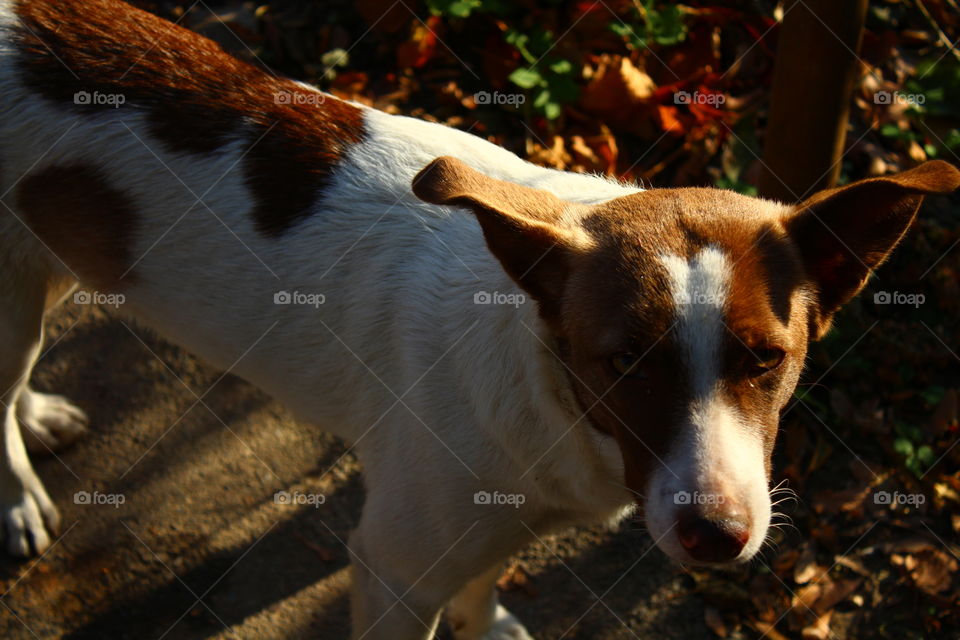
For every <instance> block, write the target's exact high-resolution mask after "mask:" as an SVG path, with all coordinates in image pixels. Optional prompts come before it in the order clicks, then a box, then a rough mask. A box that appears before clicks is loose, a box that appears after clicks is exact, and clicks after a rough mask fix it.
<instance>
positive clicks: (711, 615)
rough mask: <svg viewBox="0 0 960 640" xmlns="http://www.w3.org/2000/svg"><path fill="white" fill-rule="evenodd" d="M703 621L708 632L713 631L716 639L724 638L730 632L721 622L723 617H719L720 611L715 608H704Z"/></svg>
mask: <svg viewBox="0 0 960 640" xmlns="http://www.w3.org/2000/svg"><path fill="white" fill-rule="evenodd" d="M703 619H704V622H705V623H706V624H707V627H709V629H710V631H713V633H714V634H715V635H716V636H717V637H719V638H726V637H727V635H728V634H729V632H730V631H729V629H727V625H726V623H725V622H724V621H723V616H722V615H720V610H719V609H717V608H716V607H705V608H704V610H703Z"/></svg>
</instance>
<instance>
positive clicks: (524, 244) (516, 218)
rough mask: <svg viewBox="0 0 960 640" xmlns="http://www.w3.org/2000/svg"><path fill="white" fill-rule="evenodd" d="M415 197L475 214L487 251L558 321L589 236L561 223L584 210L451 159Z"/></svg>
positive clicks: (431, 167) (430, 168) (418, 183)
mask: <svg viewBox="0 0 960 640" xmlns="http://www.w3.org/2000/svg"><path fill="white" fill-rule="evenodd" d="M413 193H414V194H415V195H416V196H417V197H418V198H420V199H421V200H424V201H426V202H430V203H432V204H446V205H458V206H462V207H465V208H467V209H469V210H471V211H472V212H473V213H474V215H476V217H477V220H478V221H479V222H480V227H481V228H482V229H483V235H484V237H485V238H486V240H487V246H488V247H489V248H490V251H491V252H492V253H493V255H495V256H496V257H497V259H498V260H499V261H500V264H502V265H503V268H504V269H505V270H506V272H507V273H508V274H509V275H510V277H511V278H513V280H514V282H516V283H517V284H519V285H520V286H521V287H523V289H524V290H526V291H527V292H528V293H529V294H530V295H531V296H533V297H534V298H535V299H536V300H537V301H538V302H539V303H540V306H541V310H542V312H543V315H544V316H545V317H546V318H547V319H548V320H549V319H551V318H556V317H558V314H559V305H560V299H561V297H562V292H563V286H564V284H565V283H566V280H567V274H568V272H569V267H570V259H571V258H572V255H573V254H574V253H576V252H578V251H580V250H582V249H584V248H585V247H586V246H587V240H586V237H585V235H584V234H583V233H582V232H578V230H573V229H569V228H567V227H565V226H563V225H562V224H561V218H562V216H563V214H564V212H565V211H566V210H568V209H570V208H572V207H576V206H580V205H575V204H573V203H569V202H565V201H563V200H561V199H560V198H557V197H556V196H555V195H553V194H552V193H549V192H547V191H542V190H540V189H532V188H530V187H524V186H521V185H518V184H514V183H512V182H507V181H505V180H497V179H495V178H491V177H489V176H486V175H484V174H482V173H480V172H479V171H476V170H474V169H472V168H470V167H468V166H467V165H466V164H464V163H463V162H461V161H460V160H457V159H456V158H451V157H448V156H444V157H440V158H437V159H436V160H434V161H433V162H431V163H430V164H428V165H427V166H426V167H424V169H423V170H422V171H420V173H418V174H417V175H416V177H414V179H413Z"/></svg>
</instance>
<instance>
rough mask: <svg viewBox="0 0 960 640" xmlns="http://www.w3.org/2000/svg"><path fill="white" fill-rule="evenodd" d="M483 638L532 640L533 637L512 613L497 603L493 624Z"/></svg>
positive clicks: (485, 639)
mask: <svg viewBox="0 0 960 640" xmlns="http://www.w3.org/2000/svg"><path fill="white" fill-rule="evenodd" d="M483 640H533V638H532V637H531V636H530V634H529V633H527V629H526V627H524V626H523V625H522V624H521V623H520V621H519V620H517V618H516V617H515V616H514V615H513V614H512V613H510V612H509V611H507V610H506V609H504V608H503V606H502V605H499V604H498V605H497V612H496V613H495V614H494V618H493V624H492V625H491V626H490V630H489V631H487V633H486V634H484V636H483Z"/></svg>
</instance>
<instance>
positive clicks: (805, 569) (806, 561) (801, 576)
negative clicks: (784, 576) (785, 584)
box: [793, 543, 823, 584]
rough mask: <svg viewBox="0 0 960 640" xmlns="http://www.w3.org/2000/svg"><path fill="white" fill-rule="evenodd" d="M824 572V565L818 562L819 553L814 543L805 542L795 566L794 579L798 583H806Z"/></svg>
mask: <svg viewBox="0 0 960 640" xmlns="http://www.w3.org/2000/svg"><path fill="white" fill-rule="evenodd" d="M822 573H823V567H821V566H820V565H818V564H817V554H816V551H815V550H814V548H813V545H812V544H810V543H807V544H805V545H804V546H803V551H802V552H801V553H800V557H799V558H797V562H796V564H795V565H794V566H793V581H794V582H796V583H797V584H806V583H808V582H810V581H811V580H813V579H814V578H815V577H817V576H818V575H820V574H822Z"/></svg>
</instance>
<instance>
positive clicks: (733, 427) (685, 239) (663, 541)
mask: <svg viewBox="0 0 960 640" xmlns="http://www.w3.org/2000/svg"><path fill="white" fill-rule="evenodd" d="M958 187H960V171H957V170H956V169H955V168H954V167H952V166H951V165H949V164H947V163H946V162H940V161H934V162H928V163H926V164H924V165H921V166H919V167H917V168H915V169H912V170H910V171H906V172H903V173H900V174H898V175H893V176H886V177H881V178H871V179H868V180H863V181H860V182H856V183H853V184H850V185H847V186H844V187H840V188H836V189H830V190H826V191H822V192H820V193H817V194H816V195H814V196H813V197H811V198H809V199H808V200H805V201H804V202H802V203H800V204H799V205H785V204H778V203H774V202H769V201H765V200H760V199H757V198H750V197H747V196H743V195H739V194H736V193H733V192H730V191H723V190H719V189H707V188H687V189H652V190H648V191H643V192H640V193H635V194H632V195H628V196H624V197H620V198H616V199H614V200H610V201H607V202H605V203H602V204H598V205H589V206H588V205H580V204H573V203H569V202H565V201H562V200H560V199H558V198H556V197H555V196H553V195H551V194H549V193H547V192H545V191H540V190H536V189H531V188H528V187H523V186H519V185H516V184H512V183H508V182H504V181H500V180H495V179H492V178H489V177H487V176H484V175H482V174H480V173H478V172H477V171H474V170H473V169H471V168H469V167H467V166H466V165H465V164H463V163H462V162H460V161H458V160H455V159H453V158H438V159H437V160H435V161H434V162H432V163H431V164H430V165H428V166H427V167H426V168H425V169H423V171H421V172H420V174H419V175H418V176H417V177H416V178H415V179H414V187H413V188H414V192H415V193H416V195H417V196H418V197H420V198H421V199H423V200H425V201H427V202H431V203H435V204H448V205H460V206H463V207H466V208H468V209H470V210H472V211H473V213H474V214H475V215H476V216H477V218H478V220H479V222H480V226H481V227H482V229H483V232H484V235H485V237H486V241H487V244H488V246H489V248H490V250H491V252H492V253H493V254H494V255H495V256H496V257H497V258H498V259H499V260H500V262H501V264H502V265H503V267H504V269H505V270H506V272H507V273H508V274H509V275H510V276H511V277H512V278H513V279H514V280H515V281H516V282H517V283H518V284H519V285H520V286H521V287H523V288H524V289H525V290H526V291H527V292H529V293H530V295H531V296H533V297H534V298H535V299H536V300H537V302H538V304H539V307H540V313H541V316H542V317H543V319H544V320H545V322H546V323H547V324H548V326H549V327H550V328H551V330H552V331H553V333H554V334H555V336H556V339H557V343H558V346H559V349H558V351H559V354H560V356H561V357H562V359H563V360H564V363H565V365H566V367H567V369H568V371H569V372H570V380H571V384H572V386H573V389H574V390H575V393H576V395H577V397H578V399H579V401H580V403H581V405H582V408H583V410H584V411H585V413H586V414H587V415H588V416H589V419H590V422H591V424H592V426H593V428H596V429H598V430H600V431H601V432H603V433H605V434H607V435H609V436H610V437H612V438H615V439H616V442H617V444H618V445H619V448H620V452H621V454H622V456H623V462H624V468H625V482H626V485H627V486H628V487H629V488H630V489H631V490H633V491H634V492H636V493H637V494H638V495H642V496H645V499H644V500H642V501H641V502H643V503H644V504H643V505H642V506H643V507H644V508H645V511H646V519H647V524H648V526H649V529H650V532H651V534H652V535H653V536H654V538H655V539H656V540H657V543H658V545H659V546H660V548H661V549H663V550H664V551H665V552H667V553H668V554H669V555H670V556H672V557H674V558H676V559H677V560H680V561H683V562H691V563H721V562H736V561H744V560H748V559H749V558H751V557H752V556H753V555H754V554H755V553H756V552H757V550H758V549H759V548H760V546H761V545H762V543H763V540H764V538H765V537H766V535H767V528H768V526H769V522H770V516H771V506H770V497H769V491H768V485H769V478H770V459H771V452H772V450H773V443H774V439H775V437H776V433H777V428H778V422H779V415H780V412H781V411H782V410H783V408H784V407H785V405H786V404H787V402H788V400H789V399H790V398H791V395H792V394H793V391H794V388H795V387H796V384H797V380H798V378H799V376H800V372H801V370H802V368H803V361H804V357H805V356H806V352H807V343H808V341H810V340H816V339H818V338H820V337H821V336H822V335H823V334H824V333H825V332H826V331H827V329H828V327H829V325H830V321H831V318H832V316H833V315H834V313H836V311H837V310H838V309H839V308H840V307H841V306H842V305H843V304H844V303H846V302H847V301H848V300H850V298H852V297H853V296H854V295H855V294H856V293H857V292H858V291H860V289H861V288H862V287H863V285H864V284H865V282H866V281H867V278H868V277H869V276H870V273H871V272H872V270H873V269H875V268H876V267H877V266H878V265H880V264H881V263H882V262H883V261H884V260H885V259H886V257H887V255H888V254H889V253H890V251H891V250H892V249H893V248H894V247H895V246H896V244H897V243H898V242H899V241H900V239H901V237H903V235H904V233H905V232H906V230H907V228H908V227H909V226H910V223H911V222H912V221H913V219H914V216H915V215H916V212H917V209H918V208H919V206H920V203H921V201H922V199H923V196H924V194H930V193H948V192H951V191H953V190H954V189H956V188H958Z"/></svg>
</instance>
